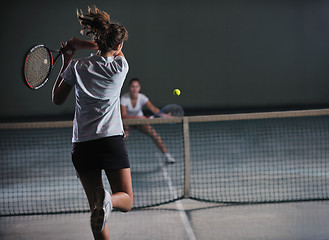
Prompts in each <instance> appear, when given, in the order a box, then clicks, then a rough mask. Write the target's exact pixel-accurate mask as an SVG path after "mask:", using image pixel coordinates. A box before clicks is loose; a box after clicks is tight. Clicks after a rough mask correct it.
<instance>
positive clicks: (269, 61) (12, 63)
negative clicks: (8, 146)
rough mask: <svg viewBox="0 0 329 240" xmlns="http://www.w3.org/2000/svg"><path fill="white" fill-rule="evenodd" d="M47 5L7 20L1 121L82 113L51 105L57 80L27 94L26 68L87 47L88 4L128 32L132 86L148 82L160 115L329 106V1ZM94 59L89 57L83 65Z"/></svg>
mask: <svg viewBox="0 0 329 240" xmlns="http://www.w3.org/2000/svg"><path fill="white" fill-rule="evenodd" d="M44 2H45V1H25V2H17V1H15V2H12V3H9V4H8V5H7V7H5V8H4V9H3V10H2V13H1V14H0V18H1V23H2V29H1V35H2V38H1V50H2V51H1V52H2V55H3V56H2V58H1V68H2V71H1V72H2V77H1V90H0V91H1V92H0V100H1V104H2V108H1V113H0V118H1V119H10V118H14V117H18V116H20V117H24V116H40V115H44V116H48V115H54V116H56V115H61V114H71V113H72V112H73V111H74V97H73V94H71V96H70V99H69V100H68V102H66V103H65V104H64V105H63V106H60V107H59V106H55V105H53V104H52V102H51V88H52V84H53V82H54V80H55V75H56V74H54V75H53V76H52V77H51V78H50V80H49V82H48V83H47V85H46V86H45V87H44V88H42V89H41V90H38V91H32V90H29V89H28V88H26V87H25V85H24V84H23V81H22V74H21V72H22V70H21V69H22V60H23V56H24V54H25V52H26V50H27V49H28V48H29V47H30V46H32V45H34V44H38V43H43V44H45V45H47V46H49V47H50V48H53V49H56V48H59V41H66V40H67V39H69V38H71V37H72V36H76V37H79V30H80V26H79V24H78V21H77V20H76V15H75V11H76V8H82V9H83V10H86V8H87V5H88V4H89V5H93V4H96V5H97V6H98V7H99V8H100V9H104V10H106V11H108V12H109V13H110V15H111V17H112V20H114V21H119V22H120V23H121V24H123V25H125V26H126V27H127V29H128V31H129V40H128V42H126V44H125V46H124V53H125V55H126V58H127V60H128V62H129V64H130V72H129V74H128V77H127V79H129V78H132V77H139V78H140V79H141V81H142V88H143V89H142V90H143V92H144V93H145V94H146V95H147V96H148V97H149V98H150V99H151V101H152V102H153V103H154V104H155V105H157V106H159V107H161V106H164V105H166V104H169V103H178V104H180V105H182V106H183V107H185V108H254V107H263V108H267V107H275V106H288V105H289V106H301V105H327V104H329V81H328V79H329V71H328V65H329V60H328V56H329V44H328V43H329V14H328V13H329V2H328V1H316V0H309V1H301V0H295V1H292V0H268V1H266V0H265V1H264V0H257V1H256V0H249V1H242V0H241V1H237V0H225V1H209V0H203V1H196V0H180V1H134V0H126V1H124V0H120V1H104V0H102V1H100V0H96V1H93V2H90V1H85V0H79V1H77V0H72V1H62V0H61V1H51V2H47V3H46V5H44ZM81 38H85V37H82V36H81ZM87 55H89V52H87V51H85V52H80V53H78V54H77V57H83V56H87ZM59 66H60V64H58V66H57V67H56V68H55V72H58V70H59ZM174 88H180V89H181V91H182V95H181V96H180V97H176V96H173V94H172V90H173V89H174ZM126 90H127V83H126V84H125V86H124V91H126Z"/></svg>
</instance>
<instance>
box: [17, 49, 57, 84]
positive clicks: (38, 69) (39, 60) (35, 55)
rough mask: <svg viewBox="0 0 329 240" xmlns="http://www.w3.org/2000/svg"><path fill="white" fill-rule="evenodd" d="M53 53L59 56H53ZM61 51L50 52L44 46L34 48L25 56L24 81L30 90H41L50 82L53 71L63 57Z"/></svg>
mask: <svg viewBox="0 0 329 240" xmlns="http://www.w3.org/2000/svg"><path fill="white" fill-rule="evenodd" d="M53 53H56V54H57V55H56V56H55V58H54V56H53ZM61 54H62V53H61V49H60V50H50V49H49V48H47V47H46V46H44V45H36V46H34V47H32V48H31V49H30V50H29V51H28V52H27V54H26V56H25V61H24V79H25V83H26V85H27V86H28V87H29V88H32V89H39V88H41V87H42V86H43V85H45V83H46V82H47V81H48V78H49V75H50V72H51V70H52V69H53V67H54V65H55V63H56V62H57V60H58V58H59V56H60V55H61Z"/></svg>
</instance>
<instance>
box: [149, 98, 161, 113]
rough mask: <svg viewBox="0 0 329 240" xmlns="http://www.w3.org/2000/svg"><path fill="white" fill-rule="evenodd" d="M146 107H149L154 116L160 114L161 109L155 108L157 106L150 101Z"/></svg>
mask: <svg viewBox="0 0 329 240" xmlns="http://www.w3.org/2000/svg"><path fill="white" fill-rule="evenodd" d="M146 107H147V108H148V109H150V111H151V112H153V114H157V113H159V112H160V109H159V108H157V107H155V106H154V105H153V104H152V103H151V101H150V100H149V101H147V103H146Z"/></svg>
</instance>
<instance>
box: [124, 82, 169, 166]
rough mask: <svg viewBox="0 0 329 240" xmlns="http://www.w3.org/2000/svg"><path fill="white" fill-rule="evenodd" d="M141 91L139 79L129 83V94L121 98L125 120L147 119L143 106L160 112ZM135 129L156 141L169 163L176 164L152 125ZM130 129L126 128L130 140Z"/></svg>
mask: <svg viewBox="0 0 329 240" xmlns="http://www.w3.org/2000/svg"><path fill="white" fill-rule="evenodd" d="M140 90H141V84H140V81H139V79H138V78H133V79H131V80H130V82H129V92H128V93H125V94H123V95H122V96H121V116H122V118H123V119H125V118H127V119H128V118H130V119H133V118H135V119H136V118H146V117H145V116H144V113H143V110H142V109H143V106H146V107H147V108H148V109H149V110H150V111H151V112H153V113H154V114H157V113H159V112H160V110H159V108H157V107H155V106H154V105H153V104H152V103H151V101H150V100H149V99H148V97H146V96H145V95H144V94H142V93H141V92H140ZM134 128H136V129H138V130H140V131H141V132H143V133H144V134H146V135H147V136H149V137H150V138H151V139H152V140H153V141H154V143H155V145H156V146H157V147H158V148H159V150H160V151H161V152H162V153H163V154H164V156H165V157H166V161H167V163H174V162H175V159H174V158H173V157H172V156H171V155H170V154H169V153H168V152H167V149H166V147H165V145H164V144H163V142H162V139H161V137H160V136H159V134H158V133H157V132H156V131H155V129H154V128H153V127H152V126H151V125H149V124H146V125H138V126H134ZM130 129H131V127H129V126H125V134H126V138H128V136H129V130H130Z"/></svg>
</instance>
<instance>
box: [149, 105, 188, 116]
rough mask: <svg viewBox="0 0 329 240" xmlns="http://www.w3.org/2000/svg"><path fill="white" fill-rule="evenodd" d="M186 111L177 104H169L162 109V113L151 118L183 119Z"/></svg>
mask: <svg viewBox="0 0 329 240" xmlns="http://www.w3.org/2000/svg"><path fill="white" fill-rule="evenodd" d="M183 116H184V110H183V108H182V107H181V106H179V105H177V104H169V105H166V106H165V107H163V108H162V109H161V111H160V112H158V113H156V114H154V115H152V116H150V117H149V118H156V117H161V118H168V117H183Z"/></svg>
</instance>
